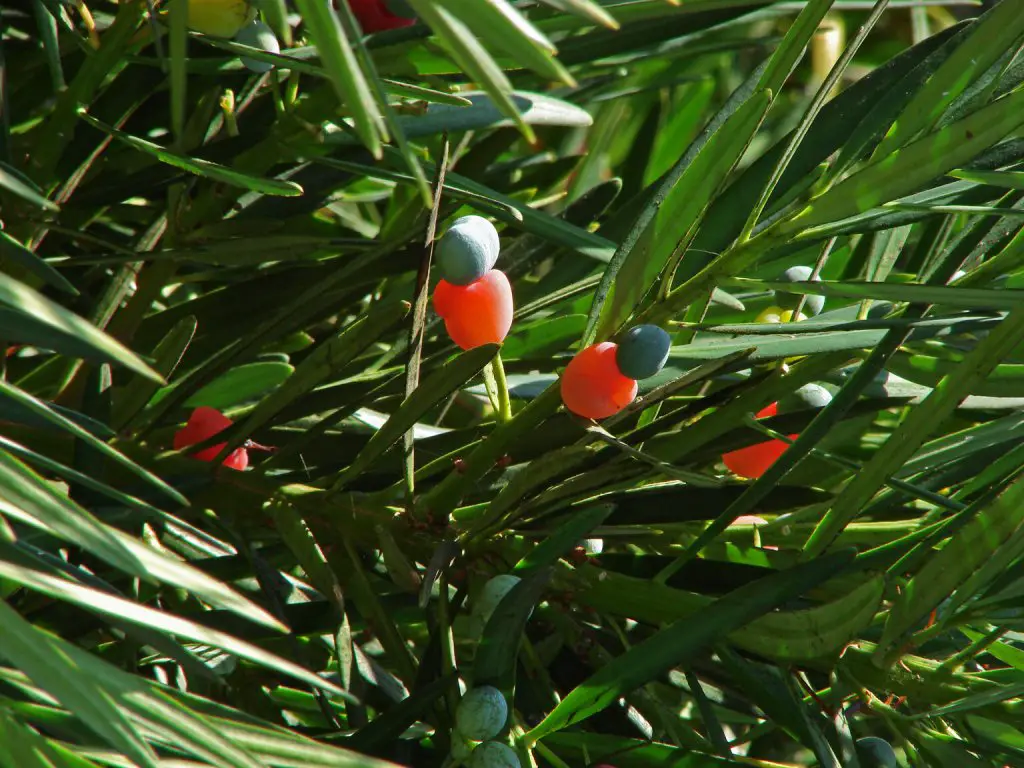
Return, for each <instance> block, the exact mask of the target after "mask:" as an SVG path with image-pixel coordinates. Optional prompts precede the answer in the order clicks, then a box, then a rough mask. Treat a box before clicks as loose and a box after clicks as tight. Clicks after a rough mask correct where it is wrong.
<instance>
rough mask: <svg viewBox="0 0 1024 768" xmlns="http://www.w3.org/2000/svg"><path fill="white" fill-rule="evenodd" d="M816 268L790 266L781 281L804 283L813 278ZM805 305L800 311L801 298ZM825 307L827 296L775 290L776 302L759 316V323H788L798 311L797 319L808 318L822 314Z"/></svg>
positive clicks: (781, 276) (780, 278) (780, 276)
mask: <svg viewBox="0 0 1024 768" xmlns="http://www.w3.org/2000/svg"><path fill="white" fill-rule="evenodd" d="M812 274H814V270H812V269H811V268H810V267H790V268H789V269H787V270H786V271H785V272H783V273H782V274H781V275H779V282H783V283H804V282H807V281H808V280H810V279H811V275H812ZM801 299H803V302H804V305H803V307H802V309H801V310H800V311H799V312H798V311H797V308H798V307H799V306H800V300H801ZM824 309H825V297H824V296H814V295H812V294H800V293H789V292H788V291H775V303H774V304H773V305H772V306H770V307H766V308H765V309H764V310H762V311H761V314H759V315H758V316H757V322H759V323H788V322H790V321H791V320H792V319H793V316H794V313H796V319H797V321H798V322H799V321H800V320H806V319H807V318H808V317H814V316H815V315H820V314H821V312H822V310H824Z"/></svg>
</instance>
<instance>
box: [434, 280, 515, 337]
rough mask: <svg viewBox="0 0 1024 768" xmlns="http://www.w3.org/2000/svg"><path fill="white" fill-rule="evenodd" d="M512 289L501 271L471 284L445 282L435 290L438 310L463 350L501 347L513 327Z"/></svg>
mask: <svg viewBox="0 0 1024 768" xmlns="http://www.w3.org/2000/svg"><path fill="white" fill-rule="evenodd" d="M512 309H513V304H512V286H511V285H510V284H509V282H508V278H507V277H505V273H504V272H502V271H501V270H500V269H492V270H491V271H490V272H488V273H487V274H486V275H484V276H483V277H481V278H480V279H479V280H477V281H476V282H473V283H470V284H469V285H452V284H451V283H449V282H448V281H447V280H441V281H440V282H438V284H437V288H435V289H434V311H435V312H437V314H438V315H439V316H440V317H441V318H442V319H443V320H444V325H445V328H446V329H447V330H448V335H449V336H451V338H452V341H454V342H455V343H456V344H457V345H458V346H459V347H461V348H462V349H473V348H474V347H479V346H482V345H484V344H500V343H501V342H503V341H504V340H505V336H507V335H508V331H509V328H511V327H512Z"/></svg>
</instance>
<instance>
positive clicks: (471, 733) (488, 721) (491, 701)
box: [455, 685, 508, 741]
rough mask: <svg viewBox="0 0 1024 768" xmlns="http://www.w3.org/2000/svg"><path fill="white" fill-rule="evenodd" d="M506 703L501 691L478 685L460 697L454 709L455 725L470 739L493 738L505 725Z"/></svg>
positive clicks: (506, 717) (492, 687)
mask: <svg viewBox="0 0 1024 768" xmlns="http://www.w3.org/2000/svg"><path fill="white" fill-rule="evenodd" d="M507 719H508V704H507V703H506V702H505V697H504V696H503V695H502V693H501V691H499V690H498V689H497V688H495V687H494V686H492V685H480V686H477V687H476V688H474V689H472V690H471V691H469V692H468V693H467V694H466V695H465V696H463V697H462V701H460V702H459V706H458V708H457V709H456V710H455V726H456V728H457V729H458V731H459V733H460V734H461V735H463V736H465V737H466V738H467V739H469V740H470V741H486V740H487V739H493V738H494V737H495V736H497V735H498V734H499V733H501V729H502V728H504V727H505V721H506V720H507Z"/></svg>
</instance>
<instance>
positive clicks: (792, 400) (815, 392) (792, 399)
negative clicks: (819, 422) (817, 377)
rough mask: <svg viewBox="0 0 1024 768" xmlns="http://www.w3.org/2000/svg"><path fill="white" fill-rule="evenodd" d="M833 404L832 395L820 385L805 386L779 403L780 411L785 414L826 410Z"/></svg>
mask: <svg viewBox="0 0 1024 768" xmlns="http://www.w3.org/2000/svg"><path fill="white" fill-rule="evenodd" d="M831 402H832V393H831V392H829V391H828V390H827V389H825V388H824V387H823V386H821V385H819V384H804V385H803V386H802V387H800V389H798V390H797V391H796V392H794V393H793V394H791V395H787V396H786V397H784V398H782V400H780V401H779V410H780V411H782V412H783V413H786V412H789V411H805V410H810V409H812V408H814V409H819V408H824V407H825V406H826V405H828V404H829V403H831Z"/></svg>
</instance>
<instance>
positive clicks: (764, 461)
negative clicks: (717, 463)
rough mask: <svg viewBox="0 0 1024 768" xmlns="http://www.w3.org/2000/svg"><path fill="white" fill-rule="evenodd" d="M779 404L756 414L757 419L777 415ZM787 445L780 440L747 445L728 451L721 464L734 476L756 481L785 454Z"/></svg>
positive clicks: (792, 436) (793, 436)
mask: <svg viewBox="0 0 1024 768" xmlns="http://www.w3.org/2000/svg"><path fill="white" fill-rule="evenodd" d="M778 410H779V404H778V403H772V404H771V405H768V406H766V407H764V408H762V409H761V410H760V411H758V412H757V418H759V419H765V418H769V417H771V416H774V415H775V414H776V413H778ZM789 437H790V439H791V440H796V438H797V435H790V436H789ZM788 447H789V444H788V443H785V442H783V441H782V440H768V441H767V442H764V443H756V444H755V445H748V446H747V447H746V448H740V449H739V450H736V451H730V452H729V453H726V454H724V455H723V456H722V463H723V464H725V466H726V467H728V468H729V471H731V472H732V473H734V474H737V475H739V476H740V477H746V478H748V479H750V480H756V479H757V478H759V477H760V476H761V475H763V474H764V473H765V472H767V471H768V467H770V466H771V465H772V464H774V463H775V462H776V461H777V460H778V458H779V457H780V456H781V455H782V454H783V453H785V452H786V449H787V448H788Z"/></svg>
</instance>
